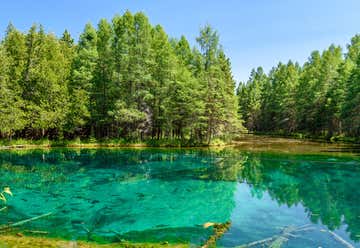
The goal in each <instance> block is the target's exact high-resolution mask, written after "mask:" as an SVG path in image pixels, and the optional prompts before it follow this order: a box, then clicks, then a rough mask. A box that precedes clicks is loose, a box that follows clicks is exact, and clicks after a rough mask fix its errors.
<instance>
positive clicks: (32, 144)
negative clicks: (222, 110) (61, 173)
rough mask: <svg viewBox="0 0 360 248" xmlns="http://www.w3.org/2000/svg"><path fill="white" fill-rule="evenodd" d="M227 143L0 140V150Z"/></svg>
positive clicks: (214, 143) (218, 142)
mask: <svg viewBox="0 0 360 248" xmlns="http://www.w3.org/2000/svg"><path fill="white" fill-rule="evenodd" d="M226 145H229V143H227V142H224V141H222V140H220V139H214V140H212V141H211V142H210V144H207V143H201V142H196V141H191V140H181V139H159V140H158V139H148V140H142V141H128V140H124V139H103V140H97V139H94V138H92V139H83V140H81V139H79V138H78V139H74V140H49V139H41V140H27V139H13V140H4V139H3V140H0V149H1V148H2V149H11V148H51V147H80V148H82V147H83V148H95V147H209V146H226Z"/></svg>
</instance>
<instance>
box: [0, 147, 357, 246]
mask: <svg viewBox="0 0 360 248" xmlns="http://www.w3.org/2000/svg"><path fill="white" fill-rule="evenodd" d="M291 146H293V144H291V145H287V146H286V147H291ZM275 147H276V145H275ZM317 147H318V146H317ZM253 148H254V147H252V149H241V148H227V149H222V150H207V149H77V150H76V149H52V150H11V151H0V186H10V187H11V189H12V191H13V194H14V196H13V197H8V201H7V206H8V209H7V210H6V211H1V212H0V224H6V223H14V222H16V221H20V220H23V219H26V218H31V217H34V216H38V215H41V214H44V213H48V212H52V213H53V214H52V215H50V216H49V217H47V218H43V219H40V220H37V221H33V222H29V223H27V224H25V225H23V226H21V227H20V231H21V230H45V231H48V232H49V234H48V235H47V236H49V237H58V238H63V239H68V240H91V241H95V242H99V243H112V242H118V241H119V240H121V239H124V240H128V241H133V242H162V241H168V242H170V243H171V242H173V243H179V242H180V243H189V244H193V245H195V246H196V245H201V244H203V243H204V242H205V241H206V240H207V239H208V238H209V237H210V235H211V234H212V229H211V228H208V229H205V228H204V227H203V224H204V223H206V222H216V223H224V222H227V221H230V222H231V227H230V229H229V230H228V232H226V233H225V234H224V236H222V238H221V239H220V240H218V242H217V245H218V246H219V247H236V246H240V245H243V244H247V243H250V242H254V241H257V240H261V239H265V238H268V237H272V236H274V235H279V234H281V233H283V230H284V229H285V228H289V227H291V228H294V229H296V228H299V230H298V231H294V232H293V233H292V234H291V235H290V236H286V242H284V243H283V244H282V246H281V247H344V244H343V243H341V242H339V240H337V239H336V238H335V236H334V235H333V234H332V233H330V232H329V231H333V233H335V234H336V235H338V237H341V238H342V239H343V240H345V241H346V242H348V243H349V244H351V245H353V246H354V247H360V200H359V199H360V156H358V154H357V153H356V149H355V150H354V149H351V152H347V151H346V149H345V150H341V149H340V148H335V147H327V148H326V149H325V148H324V147H320V148H319V149H318V151H316V152H313V153H309V152H303V150H301V149H300V152H297V153H296V152H288V151H286V152H279V151H278V150H277V149H276V150H266V149H253ZM284 150H286V149H285V148H284ZM354 151H355V152H354ZM254 247H257V246H254ZM258 247H261V246H258ZM279 247H280V246H279Z"/></svg>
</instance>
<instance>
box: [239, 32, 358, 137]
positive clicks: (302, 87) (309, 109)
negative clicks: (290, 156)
mask: <svg viewBox="0 0 360 248" xmlns="http://www.w3.org/2000/svg"><path fill="white" fill-rule="evenodd" d="M359 54H360V35H356V36H355V37H353V38H352V39H351V43H350V44H349V45H348V46H347V52H346V53H345V54H343V51H342V49H341V48H340V47H337V46H334V45H331V46H330V47H329V48H328V49H326V50H325V51H323V52H322V53H320V52H319V51H314V52H313V53H312V54H311V56H310V57H309V59H308V61H307V62H306V63H305V64H304V65H303V66H300V65H299V64H298V63H294V62H292V61H289V62H288V63H287V64H283V63H279V64H278V65H277V66H276V67H273V68H272V70H271V71H270V72H269V73H268V74H266V73H265V72H264V70H263V69H262V68H261V67H259V68H257V69H254V70H253V71H252V72H251V76H250V78H249V80H248V81H247V83H241V84H240V85H239V87H238V89H237V95H238V99H239V112H240V113H241V115H242V117H243V119H244V121H245V126H246V127H247V128H248V129H249V130H252V131H261V132H280V133H284V134H289V133H293V132H298V133H304V134H309V135H318V136H325V137H328V138H330V137H334V136H339V135H346V136H350V137H357V138H359V137H360V56H359Z"/></svg>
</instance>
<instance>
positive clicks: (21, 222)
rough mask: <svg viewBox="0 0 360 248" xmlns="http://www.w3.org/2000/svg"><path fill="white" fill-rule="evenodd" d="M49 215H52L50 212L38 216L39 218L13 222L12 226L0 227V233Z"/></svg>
mask: <svg viewBox="0 0 360 248" xmlns="http://www.w3.org/2000/svg"><path fill="white" fill-rule="evenodd" d="M49 215H52V212H49V213H46V214H42V215H39V216H35V217H32V218H29V219H25V220H22V221H18V222H15V223H13V224H9V225H5V226H1V227H0V231H2V230H7V229H10V228H13V227H18V226H22V225H24V224H26V223H28V222H31V221H35V220H38V219H41V218H45V217H47V216H49Z"/></svg>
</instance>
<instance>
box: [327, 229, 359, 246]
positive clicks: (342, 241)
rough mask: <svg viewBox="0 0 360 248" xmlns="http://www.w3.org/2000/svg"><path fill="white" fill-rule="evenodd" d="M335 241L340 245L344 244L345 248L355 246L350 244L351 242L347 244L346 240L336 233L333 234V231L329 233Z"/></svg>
mask: <svg viewBox="0 0 360 248" xmlns="http://www.w3.org/2000/svg"><path fill="white" fill-rule="evenodd" d="M328 232H329V233H330V234H331V235H332V236H333V237H334V239H335V240H337V241H338V242H339V243H341V244H343V245H344V246H345V247H347V248H354V246H353V245H352V244H350V243H349V242H347V241H346V240H345V239H343V238H342V237H340V236H339V235H337V234H336V233H334V232H332V231H328Z"/></svg>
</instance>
